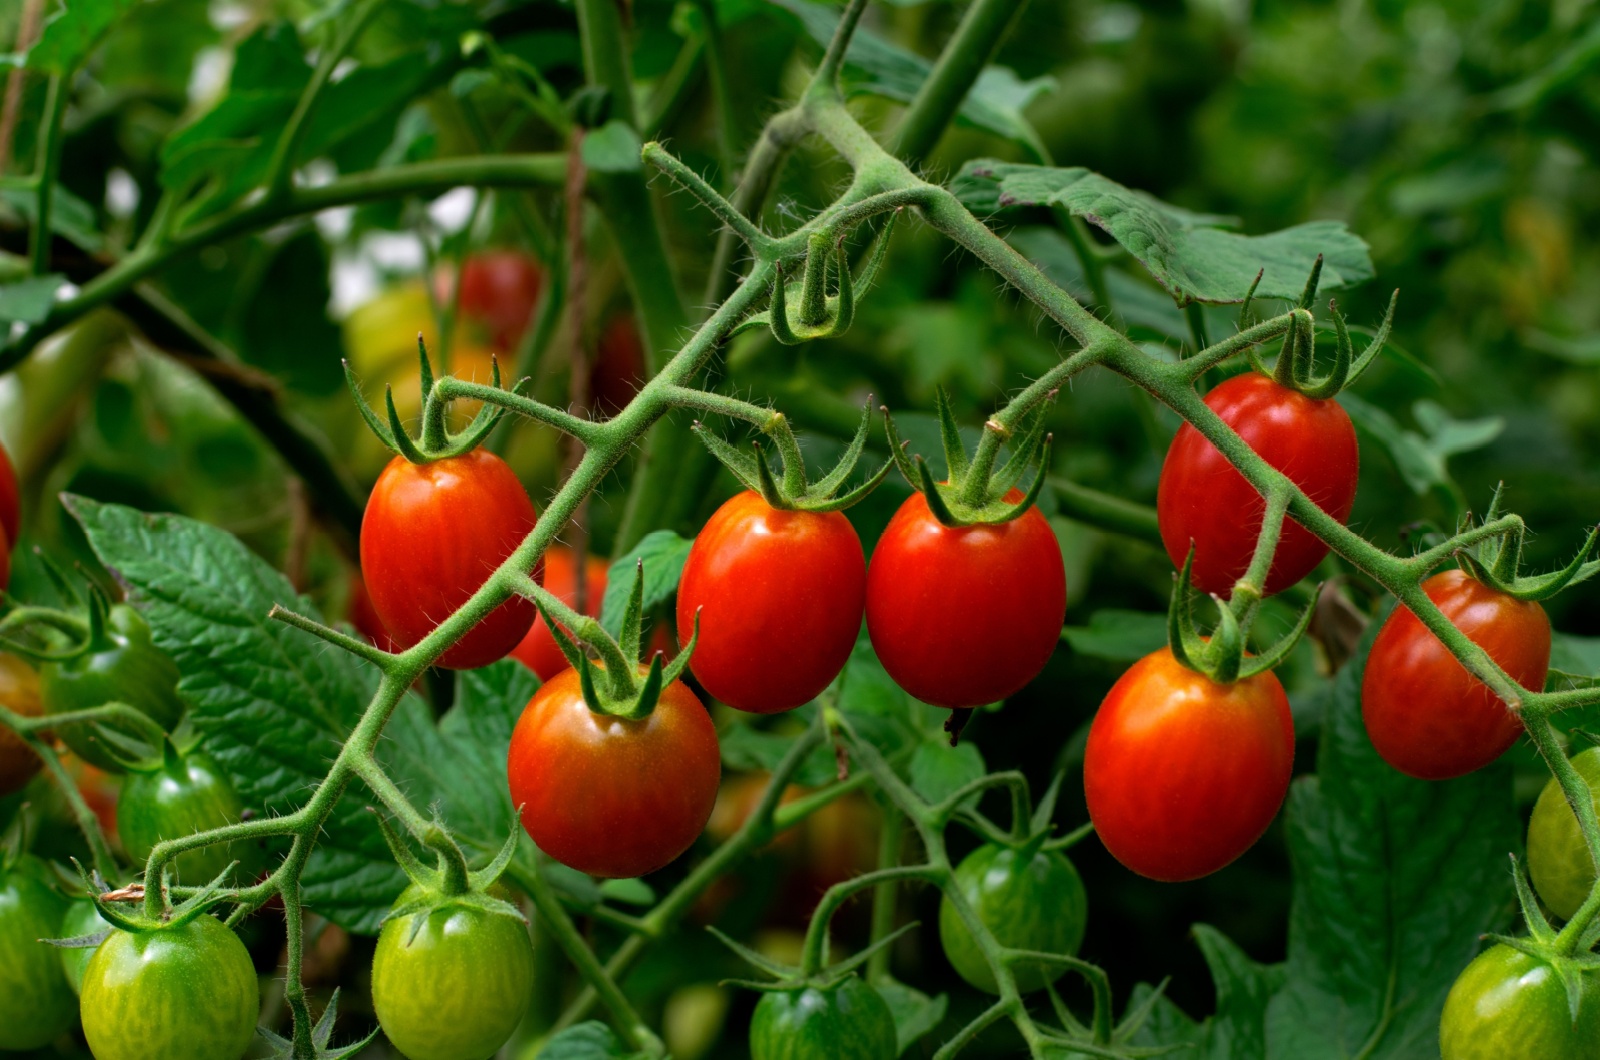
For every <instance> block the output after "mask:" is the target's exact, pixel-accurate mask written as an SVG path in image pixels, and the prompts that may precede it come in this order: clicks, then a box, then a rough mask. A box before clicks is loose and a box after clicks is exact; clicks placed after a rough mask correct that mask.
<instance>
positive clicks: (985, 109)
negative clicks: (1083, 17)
mask: <svg viewBox="0 0 1600 1060" xmlns="http://www.w3.org/2000/svg"><path fill="white" fill-rule="evenodd" d="M769 2H770V3H772V4H773V5H774V6H776V7H781V8H783V9H784V10H785V11H788V12H789V13H791V14H793V15H795V16H796V17H797V18H798V19H799V20H800V24H801V25H802V26H803V27H804V28H805V31H806V33H807V34H809V35H810V37H811V39H812V40H813V41H815V42H816V43H817V44H819V45H821V46H823V47H827V44H828V41H830V40H832V39H833V31H834V29H835V28H836V27H837V26H838V24H839V12H838V9H837V8H832V7H828V6H825V5H823V4H818V3H813V2H812V0H769ZM932 69H933V64H932V63H930V62H929V61H928V60H926V59H924V58H922V57H921V56H919V55H914V54H912V53H911V52H908V51H906V50H904V49H902V48H899V47H897V46H895V45H893V44H890V43H889V42H888V41H886V40H884V39H883V38H882V37H879V36H877V35H876V34H874V33H872V31H870V30H867V29H859V28H858V29H857V30H856V33H855V36H853V37H852V38H850V48H849V50H848V51H847V52H846V53H845V62H844V71H843V80H844V83H845V88H846V89H847V90H848V91H850V92H852V93H861V94H866V95H874V96H882V97H884V98H885V99H893V100H898V101H899V102H901V103H909V102H910V101H911V100H912V98H913V97H915V96H916V94H917V90H918V89H920V88H921V87H922V83H923V82H924V81H926V80H927V79H928V74H929V73H930V72H931V71H932ZM1054 87H1055V81H1054V79H1053V78H1049V77H1041V78H1035V79H1034V80H1032V81H1022V80H1019V79H1018V77H1017V75H1016V74H1014V73H1012V72H1011V71H1010V70H1007V69H1004V68H1001V67H994V66H990V67H986V68H985V69H984V71H983V73H981V74H980V75H979V76H978V80H977V82H976V83H975V84H974V85H973V86H972V91H971V92H969V93H968V94H967V97H966V99H964V100H963V101H962V103H961V109H960V110H959V111H958V112H957V113H956V118H957V120H958V121H961V122H963V123H964V124H967V125H974V126H977V127H978V128H980V129H984V130H986V131H988V132H992V133H994V134H995V135H997V136H1003V137H1005V138H1006V139H1008V140H1013V141H1015V142H1017V143H1020V144H1024V145H1026V146H1027V147H1028V148H1029V149H1030V150H1032V151H1033V152H1034V153H1035V154H1036V155H1038V156H1040V157H1043V156H1044V149H1043V147H1042V145H1040V143H1039V134H1038V133H1037V132H1035V131H1034V129H1033V126H1032V125H1031V124H1029V123H1028V121H1027V119H1026V118H1025V117H1023V114H1022V111H1023V109H1024V108H1026V107H1027V105H1028V104H1029V103H1031V102H1032V101H1033V100H1034V99H1035V98H1037V97H1038V96H1039V95H1040V93H1043V92H1047V91H1050V90H1051V89H1052V88H1054Z"/></svg>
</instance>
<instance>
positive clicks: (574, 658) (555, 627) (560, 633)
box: [533, 599, 583, 669]
mask: <svg viewBox="0 0 1600 1060" xmlns="http://www.w3.org/2000/svg"><path fill="white" fill-rule="evenodd" d="M533 606H534V608H535V609H537V610H538V612H539V617H540V618H542V619H544V625H545V628H546V629H548V630H549V631H550V637H551V639H553V640H554V641H555V642H556V647H557V648H559V649H561V657H562V658H563V659H566V660H567V665H568V666H571V667H573V668H574V669H576V668H577V666H578V663H579V661H580V660H581V659H582V658H583V651H582V649H580V648H579V647H578V646H577V644H575V643H573V640H572V638H571V637H569V636H567V631H566V630H564V629H562V628H561V624H560V623H559V622H557V621H556V620H555V617H554V616H552V615H551V614H550V612H548V611H546V610H545V609H544V604H542V603H540V602H539V601H538V600H537V599H536V600H534V601H533Z"/></svg>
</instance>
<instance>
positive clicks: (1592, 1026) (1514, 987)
mask: <svg viewBox="0 0 1600 1060" xmlns="http://www.w3.org/2000/svg"><path fill="white" fill-rule="evenodd" d="M1582 982H1583V997H1582V1002H1581V1004H1580V1005H1579V1006H1578V1019H1577V1022H1576V1023H1574V1022H1573V1019H1572V1012H1571V1010H1570V1009H1569V1008H1568V1006H1567V990H1566V987H1565V986H1563V985H1562V982H1561V979H1560V978H1559V977H1558V976H1557V975H1556V972H1555V969H1554V968H1552V967H1550V965H1549V964H1547V963H1545V962H1544V961H1541V960H1540V959H1539V958H1537V957H1533V956H1530V955H1528V954H1526V953H1523V952H1522V951H1521V950H1517V949H1513V948H1512V947H1510V946H1506V945H1503V944H1502V945H1496V946H1491V947H1490V948H1489V949H1487V950H1484V951H1483V952H1482V953H1480V954H1478V956H1477V957H1476V958H1475V959H1474V960H1473V962H1472V963H1471V964H1469V965H1467V967H1466V970H1465V971H1463V972H1462V973H1461V975H1460V977H1459V978H1457V979H1456V982H1455V985H1454V986H1452V987H1451V988H1450V994H1449V996H1448V997H1446V998H1445V1001H1444V1015H1443V1017H1442V1019H1441V1020H1440V1022H1439V1052H1440V1054H1441V1055H1442V1058H1443V1060H1507V1058H1508V1057H1515V1056H1525V1057H1529V1058H1532V1057H1538V1058H1539V1060H1592V1058H1593V1057H1594V1056H1596V1055H1597V1054H1600V976H1597V975H1595V974H1593V973H1589V974H1585V975H1584V976H1583V979H1582Z"/></svg>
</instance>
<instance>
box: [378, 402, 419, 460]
mask: <svg viewBox="0 0 1600 1060" xmlns="http://www.w3.org/2000/svg"><path fill="white" fill-rule="evenodd" d="M383 402H384V404H385V405H386V406H387V407H388V409H389V434H390V437H392V438H393V439H394V447H395V450H396V451H397V452H398V453H399V454H400V455H401V456H403V457H405V458H406V460H407V461H409V462H410V463H413V464H425V463H427V462H428V459H427V457H425V456H423V455H422V451H421V450H419V449H418V448H417V447H416V444H415V443H414V442H412V441H411V435H409V434H407V433H406V427H405V424H403V423H401V422H400V413H399V411H398V410H397V409H396V408H395V407H394V387H392V386H385V387H384V388H383Z"/></svg>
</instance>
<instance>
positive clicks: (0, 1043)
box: [0, 855, 78, 1052]
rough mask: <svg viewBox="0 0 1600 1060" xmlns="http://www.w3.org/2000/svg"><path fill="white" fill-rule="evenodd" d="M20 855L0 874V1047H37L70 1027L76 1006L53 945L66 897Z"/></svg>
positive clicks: (42, 870) (33, 862)
mask: <svg viewBox="0 0 1600 1060" xmlns="http://www.w3.org/2000/svg"><path fill="white" fill-rule="evenodd" d="M48 872H49V870H48V869H46V868H45V866H44V865H43V864H42V863H41V862H40V861H39V860H38V859H37V858H33V857H29V856H27V855H24V856H23V857H22V858H20V859H18V861H17V863H16V864H15V865H13V866H12V867H11V868H10V869H9V870H7V871H5V872H4V873H0V1052H22V1051H25V1050H28V1049H41V1048H43V1047H44V1046H46V1045H49V1044H50V1043H51V1042H52V1041H54V1040H55V1039H56V1038H58V1037H60V1036H61V1035H62V1034H64V1033H66V1032H67V1031H68V1030H69V1029H71V1027H72V1021H73V1018H74V1017H75V1016H76V1015H77V1010H78V1006H77V1004H76V1002H75V1000H74V999H73V996H72V987H70V986H68V985H67V977H66V974H65V973H64V972H63V971H62V970H61V958H60V957H58V956H57V955H56V954H57V951H56V948H55V947H54V946H49V945H46V944H45V943H43V942H40V941H39V940H40V939H53V938H59V937H60V935H61V920H62V917H64V916H65V915H66V912H67V900H66V898H65V897H63V896H62V895H61V894H60V892H58V891H56V890H55V889H54V888H52V887H50V886H49V885H48V884H47V883H45V882H44V881H45V880H46V879H47V878H48Z"/></svg>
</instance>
